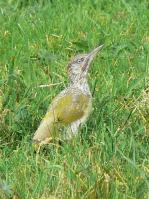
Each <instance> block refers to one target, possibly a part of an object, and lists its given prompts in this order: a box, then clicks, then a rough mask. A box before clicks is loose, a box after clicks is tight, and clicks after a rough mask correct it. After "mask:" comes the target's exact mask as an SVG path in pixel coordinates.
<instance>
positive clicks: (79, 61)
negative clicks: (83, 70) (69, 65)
mask: <svg viewBox="0 0 149 199" xmlns="http://www.w3.org/2000/svg"><path fill="white" fill-rule="evenodd" d="M83 61H84V58H83V57H82V58H80V59H77V61H76V62H77V64H80V63H81V62H83Z"/></svg>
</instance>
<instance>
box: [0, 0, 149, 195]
mask: <svg viewBox="0 0 149 199" xmlns="http://www.w3.org/2000/svg"><path fill="white" fill-rule="evenodd" d="M0 8H1V9H0V24H1V28H0V198H2V199H4V198H12V197H18V198H19V199H31V198H32V199H41V198H42V199H43V198H44V199H48V198H56V199H59V198H64V199H66V198H68V199H69V198H73V199H78V198H82V199H95V198H103V199H104V198H105V199H108V198H112V199H119V198H120V199H121V198H126V199H129V198H130V199H135V198H136V199H140V198H141V199H147V198H148V190H149V181H148V174H149V159H148V157H149V147H148V142H149V94H148V86H149V28H148V27H149V3H148V1H147V0H142V1H139V0H131V1H126V0H117V1H116V0H115V1H113V0H109V1H106V0H81V1H78V0H53V1H48V0H45V1H41V2H40V1H33V0H30V1H21V0H18V1H14V0H11V1H10V0H7V1H4V0H1V2H0ZM100 44H104V48H103V50H102V52H101V54H100V55H99V56H98V57H97V58H96V60H94V62H93V64H92V67H91V70H90V74H89V84H90V86H91V91H92V94H93V107H94V109H93V111H92V114H91V116H90V118H89V120H88V122H87V123H86V125H85V126H84V127H83V129H82V130H80V132H79V135H78V137H76V138H75V139H73V140H71V141H67V142H62V143H61V145H60V144H57V143H53V144H51V145H49V146H46V147H45V148H42V149H41V151H40V152H39V153H35V150H34V147H33V145H32V137H33V134H34V132H35V130H36V128H37V127H38V125H39V123H40V120H41V118H42V117H43V115H44V114H45V112H46V110H47V107H48V105H49V104H50V102H51V100H52V99H53V97H54V96H55V95H56V94H57V93H59V91H61V90H62V89H63V88H65V87H66V86H67V80H68V77H67V64H68V62H69V61H70V60H71V58H72V57H73V56H74V55H76V54H78V53H82V52H89V51H90V50H91V49H93V48H94V47H96V46H98V45H100Z"/></svg>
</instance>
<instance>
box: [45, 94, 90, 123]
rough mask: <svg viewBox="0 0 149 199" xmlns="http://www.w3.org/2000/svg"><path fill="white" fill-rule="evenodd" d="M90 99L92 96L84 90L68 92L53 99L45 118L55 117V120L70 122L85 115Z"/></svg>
mask: <svg viewBox="0 0 149 199" xmlns="http://www.w3.org/2000/svg"><path fill="white" fill-rule="evenodd" d="M89 101H90V96H89V95H85V94H83V93H82V92H75V93H74V92H67V93H65V94H64V95H63V96H60V97H57V98H56V99H55V101H53V103H52V105H51V107H50V109H49V111H48V112H47V114H46V117H45V119H46V118H47V119H49V117H53V118H54V120H55V122H62V123H63V124H70V123H72V122H74V121H76V120H79V119H81V118H82V117H83V115H84V114H85V112H86V109H87V108H88V106H89Z"/></svg>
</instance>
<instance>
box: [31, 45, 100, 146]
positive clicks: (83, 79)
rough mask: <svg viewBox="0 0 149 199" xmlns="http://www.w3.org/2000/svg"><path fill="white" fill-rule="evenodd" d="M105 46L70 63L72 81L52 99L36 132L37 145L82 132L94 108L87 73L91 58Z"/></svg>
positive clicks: (69, 73) (70, 78) (35, 141)
mask: <svg viewBox="0 0 149 199" xmlns="http://www.w3.org/2000/svg"><path fill="white" fill-rule="evenodd" d="M102 48H103V45H100V46H98V47H96V48H94V49H93V50H92V51H91V52H89V53H87V54H80V55H77V56H75V57H74V58H73V59H72V61H71V62H70V63H69V64H68V76H69V84H68V86H67V87H66V88H65V89H64V90H63V91H61V92H60V93H59V94H58V95H57V96H56V97H55V98H54V99H53V100H52V102H51V104H50V106H49V108H48V110H47V112H46V114H45V116H44V118H43V119H42V121H41V123H40V125H39V127H38V128H37V130H36V131H35V133H34V135H33V142H34V143H36V144H40V145H43V144H48V143H50V142H51V140H53V139H56V138H58V139H64V140H70V139H72V138H73V137H76V135H77V134H78V132H79V129H80V128H81V126H82V125H83V124H84V123H85V122H86V120H87V119H88V117H89V115H90V113H91V111H92V94H91V91H90V87H89V84H88V80H87V76H88V71H89V68H90V65H91V62H92V60H93V59H94V58H95V57H96V55H97V54H98V52H100V51H101V49H102Z"/></svg>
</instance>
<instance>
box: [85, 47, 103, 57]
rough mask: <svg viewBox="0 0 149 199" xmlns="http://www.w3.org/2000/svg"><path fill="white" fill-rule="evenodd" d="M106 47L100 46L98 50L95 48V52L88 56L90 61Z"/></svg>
mask: <svg viewBox="0 0 149 199" xmlns="http://www.w3.org/2000/svg"><path fill="white" fill-rule="evenodd" d="M103 46H104V45H101V46H98V47H97V48H95V49H94V50H92V51H91V52H90V53H89V54H88V58H89V59H91V60H92V59H93V58H94V57H95V56H96V55H97V53H98V52H99V51H100V50H101V49H102V48H103Z"/></svg>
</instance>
